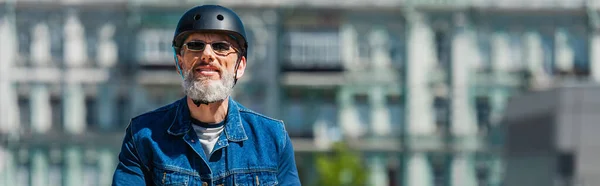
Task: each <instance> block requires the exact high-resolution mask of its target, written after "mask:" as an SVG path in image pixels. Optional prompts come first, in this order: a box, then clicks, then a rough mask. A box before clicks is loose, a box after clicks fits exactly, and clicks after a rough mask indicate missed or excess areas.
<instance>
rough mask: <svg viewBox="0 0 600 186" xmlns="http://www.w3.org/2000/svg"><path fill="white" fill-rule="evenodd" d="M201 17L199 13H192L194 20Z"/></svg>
mask: <svg viewBox="0 0 600 186" xmlns="http://www.w3.org/2000/svg"><path fill="white" fill-rule="evenodd" d="M201 17H202V16H201V15H200V14H196V15H194V20H196V21H197V20H198V19H200V18H201Z"/></svg>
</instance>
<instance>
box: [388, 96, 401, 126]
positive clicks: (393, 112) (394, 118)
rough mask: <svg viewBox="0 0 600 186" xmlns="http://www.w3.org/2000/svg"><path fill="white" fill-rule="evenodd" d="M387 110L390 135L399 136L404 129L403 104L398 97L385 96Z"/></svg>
mask: <svg viewBox="0 0 600 186" xmlns="http://www.w3.org/2000/svg"><path fill="white" fill-rule="evenodd" d="M387 108H388V111H389V114H390V123H391V125H392V130H393V132H392V134H393V135H400V134H402V132H403V131H404V130H405V129H404V127H405V126H404V103H403V102H402V97H401V96H400V95H389V96H387Z"/></svg>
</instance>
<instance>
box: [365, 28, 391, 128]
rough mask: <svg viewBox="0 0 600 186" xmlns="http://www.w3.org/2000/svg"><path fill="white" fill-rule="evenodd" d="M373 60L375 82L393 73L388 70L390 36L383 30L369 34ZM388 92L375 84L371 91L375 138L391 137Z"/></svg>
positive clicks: (372, 125) (378, 29)
mask: <svg viewBox="0 0 600 186" xmlns="http://www.w3.org/2000/svg"><path fill="white" fill-rule="evenodd" d="M368 37H369V41H370V43H369V44H370V48H371V51H372V53H371V56H370V57H371V59H372V62H373V64H371V65H372V68H373V69H374V71H373V72H371V73H372V76H371V77H375V78H373V80H375V81H379V79H381V78H377V76H379V77H381V75H383V74H386V73H391V72H389V71H388V69H389V68H390V67H391V61H392V59H391V56H390V53H389V50H386V49H388V48H389V43H388V41H389V39H390V38H389V35H388V33H387V31H386V30H385V29H383V28H379V27H376V28H374V30H373V31H372V32H371V33H370V34H369V36H368ZM386 93H387V92H386V90H385V85H382V84H379V83H375V84H372V85H371V87H370V90H369V98H370V99H369V102H370V106H371V127H372V131H373V134H374V135H375V136H388V135H391V132H392V127H391V123H390V115H389V112H388V110H387V107H386V100H385V96H386Z"/></svg>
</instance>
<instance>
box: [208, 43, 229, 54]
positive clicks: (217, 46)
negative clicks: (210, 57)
mask: <svg viewBox="0 0 600 186" xmlns="http://www.w3.org/2000/svg"><path fill="white" fill-rule="evenodd" d="M211 47H212V48H213V50H214V51H215V52H217V53H220V54H223V53H227V52H229V49H230V48H231V46H230V45H229V44H227V43H213V44H212V45H211Z"/></svg>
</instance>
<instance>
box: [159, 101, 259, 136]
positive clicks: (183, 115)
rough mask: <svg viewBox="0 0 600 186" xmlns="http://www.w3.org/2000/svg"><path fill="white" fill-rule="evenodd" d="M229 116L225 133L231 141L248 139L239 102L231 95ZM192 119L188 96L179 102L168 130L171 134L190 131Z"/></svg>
mask: <svg viewBox="0 0 600 186" xmlns="http://www.w3.org/2000/svg"><path fill="white" fill-rule="evenodd" d="M228 100H229V101H228V108H227V117H226V118H225V130H224V131H225V135H226V136H227V140H229V141H243V140H246V139H248V136H246V132H245V130H244V126H243V125H242V117H241V115H240V108H239V106H238V103H237V102H235V101H234V100H233V99H232V98H231V97H229V99H228ZM191 125H192V122H191V119H190V109H189V108H188V105H187V96H186V97H183V98H182V99H180V100H179V101H178V102H177V110H176V112H175V118H174V119H173V122H172V123H171V126H170V127H169V129H168V130H167V132H168V133H169V134H171V135H175V136H179V135H183V134H186V133H188V132H189V131H190V130H191V128H192V126H191Z"/></svg>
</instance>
